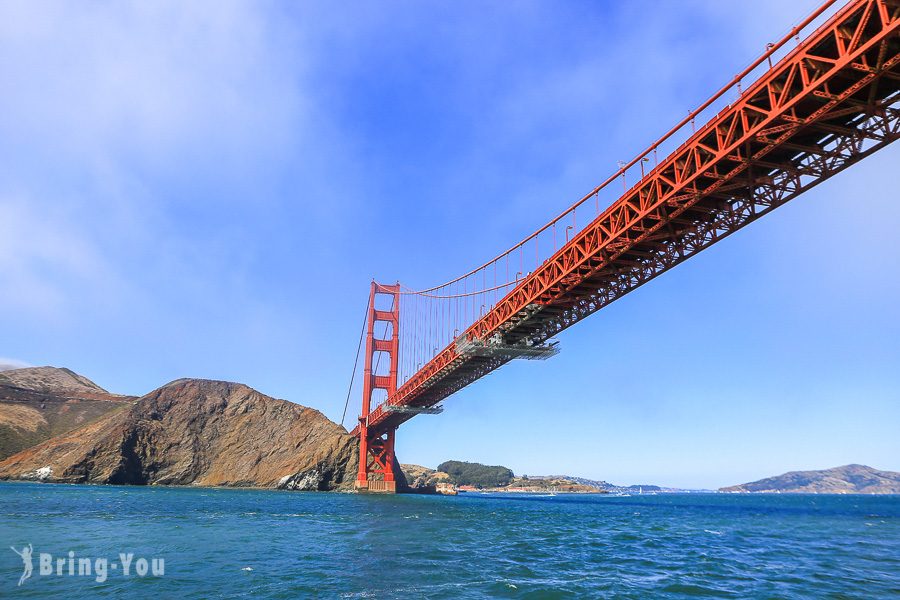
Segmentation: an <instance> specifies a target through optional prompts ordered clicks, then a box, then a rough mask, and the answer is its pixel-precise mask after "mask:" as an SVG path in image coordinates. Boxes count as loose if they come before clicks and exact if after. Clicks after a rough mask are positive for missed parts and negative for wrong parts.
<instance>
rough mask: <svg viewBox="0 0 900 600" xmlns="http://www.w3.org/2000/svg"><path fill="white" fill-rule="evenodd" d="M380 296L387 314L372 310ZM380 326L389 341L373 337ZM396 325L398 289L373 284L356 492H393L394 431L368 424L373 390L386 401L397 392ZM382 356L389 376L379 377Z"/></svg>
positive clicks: (395, 286)
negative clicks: (387, 303)
mask: <svg viewBox="0 0 900 600" xmlns="http://www.w3.org/2000/svg"><path fill="white" fill-rule="evenodd" d="M381 296H387V297H389V298H390V302H391V308H390V309H389V310H379V309H377V308H375V306H376V302H377V301H378V299H379V297H381ZM379 323H383V324H384V325H385V327H384V333H383V334H382V335H387V334H388V332H390V337H387V338H377V337H375V330H376V328H377V325H378V324H379ZM399 325H400V285H399V284H398V285H382V284H379V283H375V282H374V281H373V282H372V287H371V289H370V290H369V317H368V326H367V331H366V355H365V367H364V374H363V399H362V410H361V411H360V415H359V425H357V430H358V435H359V470H358V471H357V475H356V488H357V489H358V490H366V491H373V492H374V491H379V492H393V491H395V489H396V482H395V480H394V433H395V431H396V427H393V428H387V429H385V428H380V429H378V430H377V431H371V430H370V428H369V425H368V423H369V414H370V410H371V408H372V400H373V394H374V393H375V390H378V389H380V390H383V391H384V393H385V397H386V398H389V397H391V396H392V395H393V394H395V393H396V391H397V361H398V358H399V354H400V341H399V340H400V326H399ZM376 352H377V353H379V359H378V360H376V358H375V353H376ZM385 355H386V356H387V358H388V374H387V375H379V374H378V366H379V365H380V358H381V356H385ZM373 362H374V363H375V364H374V365H373ZM370 476H381V479H374V480H373V479H372V478H371V477H370Z"/></svg>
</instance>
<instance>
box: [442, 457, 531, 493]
mask: <svg viewBox="0 0 900 600" xmlns="http://www.w3.org/2000/svg"><path fill="white" fill-rule="evenodd" d="M437 470H438V471H440V472H443V473H447V474H448V475H450V478H451V480H452V482H453V483H455V484H456V485H471V486H475V487H478V488H494V487H502V486H505V485H509V483H510V482H511V481H512V480H513V477H514V474H513V472H512V469H509V468H507V467H502V466H488V465H483V464H481V463H470V462H463V461H459V460H448V461H446V462H442V463H441V464H439V465H438V468H437Z"/></svg>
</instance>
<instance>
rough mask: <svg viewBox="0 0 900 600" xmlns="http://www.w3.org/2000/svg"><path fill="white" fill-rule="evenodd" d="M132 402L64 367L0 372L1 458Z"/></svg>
mask: <svg viewBox="0 0 900 600" xmlns="http://www.w3.org/2000/svg"><path fill="white" fill-rule="evenodd" d="M133 400H134V398H133V397H130V396H120V395H118V394H111V393H110V392H107V391H106V390H104V389H103V388H101V387H100V386H99V385H97V384H96V383H94V382H93V381H91V380H89V379H87V378H86V377H82V376H81V375H78V374H77V373H73V372H72V371H70V370H68V369H57V368H55V367H30V368H25V369H12V370H6V371H3V372H0V460H2V459H5V458H7V457H8V456H11V455H13V454H15V453H16V452H19V451H20V450H23V449H25V448H28V447H31V446H34V445H35V444H39V443H40V442H43V441H44V440H47V439H49V438H51V437H53V436H56V435H60V434H62V433H65V432H67V431H71V430H72V429H75V428H77V427H81V426H83V425H86V424H88V423H90V422H92V421H94V420H95V419H97V418H99V417H101V416H103V415H105V414H107V413H109V412H110V411H115V410H120V409H122V408H124V407H126V406H128V405H129V404H130V403H131V402H132V401H133Z"/></svg>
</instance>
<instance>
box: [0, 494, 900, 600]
mask: <svg viewBox="0 0 900 600" xmlns="http://www.w3.org/2000/svg"><path fill="white" fill-rule="evenodd" d="M0 543H2V544H3V548H2V549H0V597H3V598H45V597H60V598H94V597H109V598H179V599H183V598H303V597H324V598H333V597H346V598H362V597H365V598H454V599H455V598H483V597H504V598H598V597H616V598H693V597H719V598H867V599H868V598H889V597H900V496H889V497H884V496H882V497H877V496H761V495H753V496H745V495H723V494H684V495H658V496H631V497H610V496H595V495H557V496H553V497H535V496H522V495H512V494H506V495H500V494H497V495H484V494H462V495H460V496H458V497H438V496H358V495H352V494H337V493H297V492H276V491H258V490H224V489H207V488H190V489H188V488H153V487H151V488H141V487H100V486H76V485H42V484H25V483H3V484H0ZM28 544H31V548H32V551H33V552H32V562H33V570H32V574H31V577H30V578H28V579H25V580H24V581H23V582H22V585H21V586H19V585H17V584H18V582H19V580H20V578H21V576H22V575H23V565H24V563H23V560H22V559H21V558H20V557H19V556H18V555H16V554H15V553H14V552H13V551H12V550H11V549H10V548H9V547H10V546H14V547H15V548H16V549H18V550H20V551H21V550H22V548H23V547H27V545H28ZM70 551H71V552H72V553H73V561H72V564H73V572H74V573H75V574H74V575H69V574H68V573H69V570H68V569H69V566H68V564H69V563H68V557H69V554H68V553H69V552H70ZM120 553H122V554H125V555H126V558H127V554H129V553H131V554H133V556H132V558H131V561H130V563H129V567H130V572H129V575H128V576H125V575H123V574H122V570H123V567H122V565H121V564H116V568H115V569H113V567H112V565H113V564H114V563H119V562H121V561H120V559H119V554H120ZM41 554H45V555H47V556H48V557H50V558H52V563H50V562H49V561H48V564H47V565H45V567H48V568H47V569H45V571H46V570H48V569H49V568H51V567H50V566H49V565H50V564H52V573H49V574H48V573H44V574H42V571H41V562H40V555H41ZM59 558H61V559H62V563H63V564H62V565H57V564H56V561H57V559H59ZM79 558H84V559H89V560H85V561H83V562H90V563H91V566H92V571H91V574H90V575H88V574H87V573H86V572H85V574H83V575H81V576H79V575H78V559H79ZM142 558H143V559H146V560H147V565H148V569H147V573H146V575H144V576H143V577H140V576H138V575H137V574H136V572H135V568H136V565H137V562H138V561H139V560H140V559H142ZM153 558H157V559H159V558H162V559H163V560H164V564H163V565H162V566H163V568H164V573H163V574H160V575H157V576H153V574H152V570H151V567H152V562H151V561H152V559H153ZM98 559H106V560H107V563H108V564H107V569H106V571H107V576H106V578H105V581H102V582H101V581H98V576H97V572H96V570H95V569H94V567H95V566H96V564H97V561H98ZM82 566H84V568H85V569H86V566H85V565H82ZM157 566H159V563H157ZM57 569H59V571H60V572H58V571H57Z"/></svg>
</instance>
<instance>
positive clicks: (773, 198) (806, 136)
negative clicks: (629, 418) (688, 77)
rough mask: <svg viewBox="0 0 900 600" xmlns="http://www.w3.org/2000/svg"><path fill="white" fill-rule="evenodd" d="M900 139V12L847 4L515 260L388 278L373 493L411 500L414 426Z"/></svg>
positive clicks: (726, 90) (377, 373)
mask: <svg viewBox="0 0 900 600" xmlns="http://www.w3.org/2000/svg"><path fill="white" fill-rule="evenodd" d="M898 137H900V0H851V1H850V2H848V3H846V4H844V5H842V6H835V0H831V1H829V2H825V3H824V4H823V5H822V6H820V7H819V8H818V9H817V10H816V11H815V12H813V13H812V14H811V15H810V16H809V17H807V18H806V19H805V20H804V21H803V22H801V23H800V24H799V25H797V26H796V27H794V28H793V29H792V30H791V31H790V32H789V33H788V34H787V35H786V36H785V37H784V38H782V39H781V40H779V41H778V42H777V43H773V44H769V46H768V47H767V48H766V51H765V52H764V53H763V54H762V55H761V56H760V57H759V58H758V59H756V60H755V61H754V62H753V63H751V64H750V65H749V66H748V67H747V68H746V69H744V70H743V71H742V72H741V73H739V74H738V75H737V76H735V77H734V78H733V79H732V80H731V81H730V82H729V83H728V84H727V85H725V86H724V87H722V88H721V89H720V90H719V91H718V92H716V93H715V94H713V95H712V96H711V97H710V98H709V100H707V101H706V102H704V103H703V104H702V105H701V106H700V107H698V108H697V109H696V110H694V111H692V112H691V113H690V114H689V115H688V116H687V117H685V118H684V119H683V120H682V121H681V122H680V123H678V124H676V125H675V126H674V127H673V128H672V129H671V130H670V131H668V132H667V133H666V134H665V135H663V136H662V137H661V138H659V139H658V140H657V141H655V142H654V143H653V144H651V145H650V146H649V147H648V148H647V149H646V150H645V151H644V152H642V153H640V154H639V155H638V156H636V157H635V158H633V159H632V160H631V161H629V162H627V163H621V164H620V168H619V169H618V170H617V171H616V172H615V173H613V174H612V175H610V176H609V178H607V179H606V180H605V181H604V182H602V183H601V184H600V185H598V186H597V187H596V188H594V189H593V190H591V192H590V193H588V194H587V195H585V196H584V197H583V198H581V199H580V200H579V201H578V202H576V203H575V204H573V205H572V206H570V207H569V208H568V209H567V210H565V211H563V212H562V213H561V214H559V215H558V216H557V217H556V218H554V219H552V220H551V221H550V222H548V223H547V224H546V225H544V226H543V227H541V228H540V229H538V230H537V231H535V232H534V233H533V234H531V235H530V236H528V237H527V238H525V239H524V240H522V241H520V242H519V243H517V244H516V245H514V246H512V247H511V248H510V249H509V250H507V251H505V252H503V253H501V254H499V255H497V256H496V257H494V258H492V259H491V260H489V261H487V262H485V263H484V264H482V265H481V266H479V267H477V268H475V269H472V270H471V271H469V272H467V273H465V274H464V275H461V276H459V277H457V278H456V279H453V280H451V281H448V282H446V283H442V284H440V285H436V286H432V287H430V288H426V289H419V290H412V289H409V288H407V287H405V286H403V285H401V284H399V283H395V284H391V285H386V284H380V283H375V282H373V283H372V285H371V289H370V292H369V304H368V309H367V317H366V324H365V327H364V332H365V354H364V370H363V381H362V388H363V399H362V410H361V412H360V415H359V419H358V424H357V426H356V427H355V428H354V430H353V434H354V435H356V436H358V438H359V448H360V449H359V451H360V455H359V456H360V460H359V471H358V474H357V481H356V487H357V489H359V490H362V491H372V492H376V491H377V492H393V491H396V481H395V471H394V469H395V458H394V437H395V434H396V430H397V427H398V426H399V425H400V424H402V423H403V422H405V421H407V420H409V419H411V418H412V417H414V416H415V415H417V414H422V413H437V412H440V410H441V407H440V404H439V403H440V402H441V401H442V400H444V399H445V398H447V397H448V396H450V395H451V394H453V393H454V392H456V391H458V390H460V389H462V388H463V387H465V386H467V385H469V384H470V383H472V382H474V381H476V380H478V379H479V378H481V377H483V376H485V375H487V374H488V373H490V372H492V371H494V370H496V369H497V368H499V367H501V366H503V365H504V364H506V363H507V362H509V361H511V360H513V359H516V358H524V359H532V360H539V359H544V358H547V357H549V356H552V355H553V354H555V353H556V352H557V351H558V350H557V346H556V344H555V342H553V341H552V337H553V336H554V335H556V334H557V333H559V332H560V331H562V330H564V329H566V328H567V327H570V326H571V325H573V324H575V323H577V322H578V321H580V320H581V319H583V318H584V317H586V316H588V315H590V314H592V313H594V312H596V311H597V310H600V309H601V308H603V307H604V306H606V305H608V304H609V303H611V302H613V301H614V300H616V299H618V298H620V297H622V296H623V295H625V294H627V293H628V292H630V291H631V290H634V289H635V288H637V287H639V286H641V285H643V284H644V283H646V282H648V281H650V280H651V279H653V278H654V277H656V276H658V275H660V274H661V273H664V272H665V271H667V270H669V269H670V268H672V267H674V266H675V265H677V264H679V263H681V262H682V261H684V260H687V259H688V258H690V257H691V256H694V255H695V254H697V253H698V252H700V251H701V250H704V249H705V248H708V247H709V246H711V245H712V244H715V243H716V242H718V241H719V240H721V239H723V238H725V237H727V236H728V235H730V234H731V233H733V232H735V231H737V230H738V229H740V228H742V227H744V226H745V225H747V224H749V223H751V222H753V221H755V220H756V219H758V218H760V217H762V216H763V215H765V214H767V213H769V212H771V211H772V210H774V209H776V208H778V207H779V206H781V205H783V204H785V203H786V202H788V201H789V200H791V199H793V198H795V197H797V196H798V195H800V194H802V193H803V192H805V191H806V190H808V189H810V188H812V187H814V186H815V185H817V184H819V183H821V182H822V181H824V180H826V179H828V178H829V177H831V176H833V175H835V174H836V173H838V172H840V171H842V170H843V169H845V168H847V167H849V166H850V165H852V164H854V163H856V162H858V161H860V160H862V159H863V158H865V157H866V156H869V155H870V154H872V153H874V152H876V151H878V150H880V149H881V148H883V147H885V146H887V145H888V144H890V143H891V142H892V141H894V140H896V139H897V138H898ZM362 339H363V338H361V340H362ZM360 345H362V343H361V344H360ZM354 370H355V369H354ZM351 389H352V383H351Z"/></svg>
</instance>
